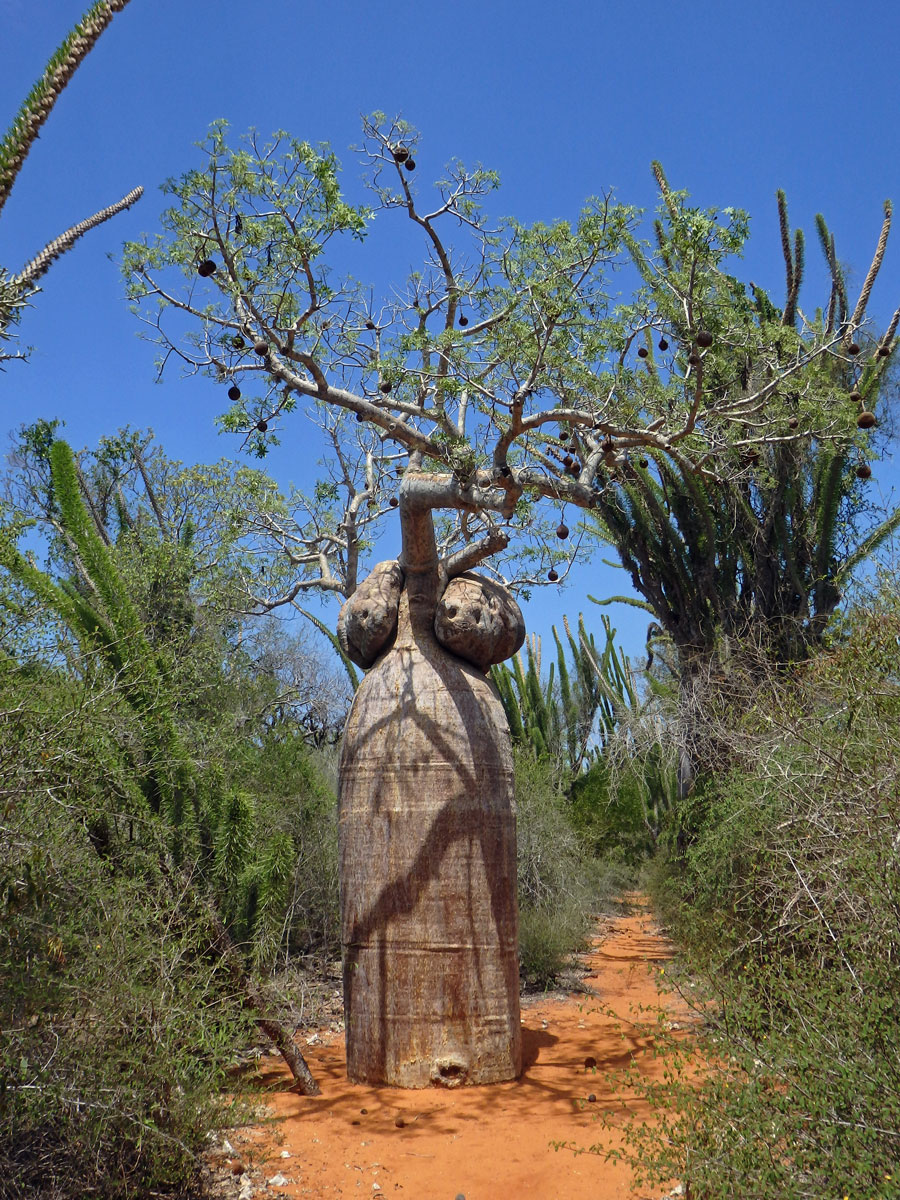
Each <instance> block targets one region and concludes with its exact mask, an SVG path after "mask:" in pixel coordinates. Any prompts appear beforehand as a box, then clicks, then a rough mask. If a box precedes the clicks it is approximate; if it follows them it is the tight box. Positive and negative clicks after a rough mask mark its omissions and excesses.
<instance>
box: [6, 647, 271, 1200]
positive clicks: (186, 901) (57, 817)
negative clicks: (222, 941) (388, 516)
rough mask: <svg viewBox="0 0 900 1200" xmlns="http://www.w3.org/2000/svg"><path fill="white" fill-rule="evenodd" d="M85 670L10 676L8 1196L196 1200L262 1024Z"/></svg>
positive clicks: (122, 731) (114, 708) (119, 724)
mask: <svg viewBox="0 0 900 1200" xmlns="http://www.w3.org/2000/svg"><path fill="white" fill-rule="evenodd" d="M82 665H83V667H84V668H85V669H84V671H83V674H82V678H81V679H80V680H79V679H78V678H69V679H66V678H65V677H64V676H62V675H61V674H59V673H58V672H57V671H54V670H49V669H46V668H34V667H31V668H29V667H16V666H14V665H12V664H11V663H8V662H7V663H6V664H2V665H0V779H2V783H0V863H2V865H0V1025H2V1028H3V1031H4V1037H3V1039H2V1046H0V1080H2V1085H0V1173H2V1178H3V1187H2V1190H3V1194H4V1195H5V1196H9V1197H10V1198H11V1200H12V1198H19V1197H21V1198H22V1200H24V1198H25V1197H26V1196H27V1197H29V1198H31V1197H35V1198H36V1200H39V1198H40V1197H47V1198H48V1200H50V1198H51V1197H52V1198H53V1200H57V1198H58V1197H63V1196H72V1197H75V1196H78V1197H98V1198H99V1197H119V1196H123V1197H124V1196H126V1195H127V1196H130V1197H141V1196H146V1197H150V1196H159V1195H166V1196H173V1197H174V1196H182V1195H184V1196H187V1195H188V1194H190V1195H194V1194H195V1191H194V1187H195V1183H196V1178H197V1173H198V1164H199V1155H200V1154H201V1152H202V1150H203V1148H204V1146H205V1139H206V1136H207V1133H208V1131H209V1130H210V1129H211V1128H216V1127H220V1126H222V1125H224V1124H226V1123H227V1122H229V1121H231V1120H233V1119H234V1114H233V1111H232V1110H231V1109H230V1107H229V1105H228V1104H226V1103H225V1102H224V1101H222V1099H221V1098H220V1097H221V1094H222V1092H223V1085H224V1072H225V1069H226V1068H227V1066H228V1064H229V1062H230V1061H231V1056H232V1053H233V1049H234V1047H235V1045H240V1044H242V1043H243V1042H244V1041H245V1040H246V1038H247V1036H248V1024H247V1018H246V1016H245V1015H244V1013H243V1011H242V1003H241V998H240V996H239V995H237V994H236V992H235V987H234V982H233V980H232V978H231V976H230V974H229V972H228V971H226V970H224V969H222V966H221V962H220V956H219V953H218V951H217V950H215V949H214V946H215V942H214V938H213V936H212V933H211V930H210V928H209V925H208V921H207V919H206V915H205V913H204V912H203V911H202V910H198V909H197V907H196V905H195V904H194V903H193V901H192V897H191V894H190V892H189V890H185V889H184V888H183V887H182V886H181V884H180V880H179V879H178V878H177V877H175V876H173V875H171V874H168V873H166V872H164V871H161V870H160V862H161V861H162V860H163V859H164V856H165V830H164V829H163V827H162V826H161V825H160V824H159V823H158V822H157V821H155V819H154V818H153V816H152V814H151V813H150V812H149V810H148V808H147V805H146V803H145V801H144V798H143V796H142V794H141V792H140V789H139V788H137V787H136V786H135V784H134V778H133V764H132V763H131V762H130V761H129V754H128V749H127V747H128V744H129V741H130V738H131V737H132V736H133V733H134V729H133V728H132V727H130V723H129V721H128V714H127V711H123V707H122V705H121V703H120V702H119V701H118V699H117V697H116V695H115V693H114V690H113V689H112V688H109V687H102V686H98V685H97V683H96V681H95V680H93V679H92V678H91V675H92V672H91V670H90V664H89V663H86V664H82ZM210 997H215V1003H210Z"/></svg>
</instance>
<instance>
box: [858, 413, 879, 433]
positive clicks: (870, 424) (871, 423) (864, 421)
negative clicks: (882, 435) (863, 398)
mask: <svg viewBox="0 0 900 1200" xmlns="http://www.w3.org/2000/svg"><path fill="white" fill-rule="evenodd" d="M856 424H857V426H858V427H859V428H860V429H874V428H875V426H876V425H877V424H878V419H877V418H876V416H875V414H874V413H873V412H869V411H868V410H867V409H863V411H862V412H861V413H860V414H859V416H858V417H857V418H856Z"/></svg>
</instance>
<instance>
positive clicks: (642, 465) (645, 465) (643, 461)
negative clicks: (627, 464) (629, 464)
mask: <svg viewBox="0 0 900 1200" xmlns="http://www.w3.org/2000/svg"><path fill="white" fill-rule="evenodd" d="M638 465H639V466H640V468H641V470H642V471H646V470H647V468H648V467H649V466H650V464H649V462H648V461H647V460H646V458H642V459H641V460H640V463H639V464H638Z"/></svg>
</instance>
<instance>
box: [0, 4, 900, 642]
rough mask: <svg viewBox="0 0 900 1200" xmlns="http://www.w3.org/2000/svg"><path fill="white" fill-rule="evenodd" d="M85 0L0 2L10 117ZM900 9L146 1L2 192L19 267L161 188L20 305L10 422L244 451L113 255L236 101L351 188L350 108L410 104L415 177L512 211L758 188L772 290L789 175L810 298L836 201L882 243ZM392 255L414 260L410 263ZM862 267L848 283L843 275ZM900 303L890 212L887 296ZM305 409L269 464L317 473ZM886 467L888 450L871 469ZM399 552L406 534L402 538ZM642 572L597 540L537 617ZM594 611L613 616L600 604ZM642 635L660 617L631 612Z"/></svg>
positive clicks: (838, 217)
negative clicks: (130, 196)
mask: <svg viewBox="0 0 900 1200" xmlns="http://www.w3.org/2000/svg"><path fill="white" fill-rule="evenodd" d="M86 7H87V0H0V68H2V69H0V127H4V128H5V127H6V125H8V124H9V122H10V121H11V120H12V118H13V115H14V114H15V112H16V110H17V108H18V106H19V104H20V102H21V100H22V98H23V97H24V95H25V93H26V92H27V90H28V89H29V87H30V86H31V84H32V83H33V81H34V80H35V79H36V78H37V76H38V75H39V73H40V71H41V70H42V68H43V66H44V63H45V61H46V59H47V58H48V57H49V55H50V54H51V52H52V51H53V49H54V48H55V46H56V45H57V44H58V43H59V41H60V40H61V39H62V37H63V36H64V34H65V32H66V31H67V30H68V29H69V28H70V27H71V25H72V24H74V22H75V21H76V20H77V19H78V17H79V16H80V15H81V14H82V12H83V11H84V9H85V8H86ZM898 44H900V7H898V6H895V5H892V4H887V3H873V2H871V0H862V2H859V3H854V4H852V5H851V4H847V3H835V2H833V0H817V2H813V0H799V2H793V3H791V2H789V0H782V3H773V2H771V0H762V2H757V3H755V4H752V5H750V4H742V5H737V4H734V3H727V2H724V0H720V2H718V3H699V2H698V3H693V2H690V0H688V2H683V3H680V4H676V3H667V4H663V3H659V2H657V0H650V2H647V3H643V4H640V5H635V4H631V3H626V2H624V0H607V2H606V3H602V2H599V0H594V2H593V3H589V2H587V0H577V2H573V3H565V2H564V0H562V2H561V3H559V4H558V5H557V6H556V11H555V12H553V13H551V10H550V7H549V6H548V5H545V4H538V3H535V2H534V0H518V2H512V0H498V2H491V0H482V2H480V3H477V4H476V3H470V2H460V3H453V4H451V3H433V4H431V5H425V4H413V3H409V2H396V3H395V2H390V0H386V2H382V3H380V4H364V3H357V2H355V0H332V2H331V3H320V2H317V0H311V2H308V3H291V2H288V0H260V2H259V3H256V4H253V3H250V2H249V0H248V2H245V3H237V2H234V0H216V2H213V0H132V2H131V4H130V5H129V6H128V8H127V9H126V10H125V12H124V13H122V14H120V15H119V16H117V17H116V18H115V20H114V21H113V23H112V26H111V27H110V29H109V30H108V31H107V32H106V33H105V34H104V35H103V37H102V38H101V39H100V41H99V43H98V45H97V47H96V48H95V50H94V51H93V52H92V53H91V54H90V55H89V57H88V59H87V60H86V62H85V63H84V65H83V66H82V67H81V68H80V70H79V71H78V72H77V73H76V76H75V78H74V80H73V82H72V83H71V84H70V86H69V88H68V89H67V91H66V92H65V93H64V95H63V97H62V99H61V100H60V102H59V103H58V105H57V107H56V109H55V110H54V112H53V114H52V115H51V117H50V119H49V121H48V122H47V124H46V126H45V127H44V131H43V132H42V134H41V137H40V140H39V141H38V143H37V145H36V146H35V148H34V149H33V150H32V153H31V155H30V157H29V159H28V161H27V163H26V165H25V167H24V169H23V171H22V173H21V174H20V176H19V180H18V182H17V184H16V187H15V190H14V192H13V196H12V198H11V199H10V201H9V202H8V203H7V205H6V207H5V209H4V210H3V213H2V216H0V263H3V264H4V265H5V266H6V267H7V268H8V269H12V270H15V269H18V268H19V267H20V266H21V265H22V264H23V263H24V262H25V261H27V259H28V258H29V257H31V255H33V254H34V253H35V252H36V251H37V250H39V249H40V248H41V247H42V246H43V244H44V243H45V242H46V241H47V240H49V239H50V238H51V237H53V236H55V235H56V234H58V233H60V232H61V231H62V230H63V229H64V228H66V227H67V226H68V225H70V224H72V223H73V222H75V221H77V220H79V219H81V218H82V217H84V216H86V215H88V214H89V213H91V212H93V211H94V210H96V209H98V208H100V207H103V206H104V205H106V204H109V203H111V202H112V201H113V200H115V199H118V197H120V196H121V195H123V194H124V193H125V192H127V191H128V190H129V189H131V188H132V187H134V186H135V185H136V184H138V183H142V184H143V185H144V187H145V188H146V195H145V197H144V199H143V200H142V201H141V202H140V203H139V204H138V205H136V206H135V207H134V208H133V209H132V210H131V211H129V212H128V213H126V214H123V215H121V216H119V217H117V218H116V219H115V220H114V221H112V222H110V223H109V224H107V225H106V226H104V227H102V228H101V229H99V230H96V231H94V232H93V233H91V234H90V235H88V237H86V238H85V239H84V240H83V241H82V242H81V244H80V245H79V246H78V247H77V248H76V249H75V250H74V251H73V252H71V253H70V254H69V255H67V256H66V257H65V258H64V259H63V260H61V262H59V263H58V264H57V265H56V266H55V267H54V268H53V269H52V271H51V272H50V274H49V275H48V276H46V278H45V279H44V281H43V285H44V290H43V293H42V294H41V295H40V296H38V297H37V298H36V300H35V303H34V308H33V310H32V311H30V312H28V313H27V314H26V316H25V318H24V321H23V323H22V326H21V338H22V341H23V342H25V343H27V344H30V345H33V346H34V347H35V349H34V352H33V354H32V358H31V362H30V363H29V364H27V365H21V364H16V363H13V364H9V366H8V367H7V370H6V371H5V373H3V374H0V434H3V433H5V432H6V431H9V430H12V429H14V428H16V427H17V426H18V425H19V424H21V423H22V422H25V421H32V420H34V419H36V418H37V417H54V416H55V417H61V418H63V419H64V420H65V421H66V434H67V436H68V437H69V439H70V440H71V441H72V442H73V443H74V444H75V445H76V446H81V445H87V444H91V445H92V444H94V443H95V442H96V440H97V438H98V437H99V436H100V435H102V434H108V433H112V432H114V431H115V429H117V428H118V427H119V426H121V425H124V424H130V425H131V426H133V427H147V426H150V427H152V428H153V429H154V430H155V432H156V434H157V436H158V438H159V440H160V441H161V443H162V444H163V446H164V447H165V449H166V451H167V452H168V453H169V454H170V455H171V456H173V457H177V458H182V459H185V460H188V461H197V462H201V461H212V460H215V459H217V458H219V457H222V456H228V457H235V456H236V455H237V454H238V453H239V443H238V442H237V441H236V440H235V439H231V438H228V437H225V436H222V435H219V434H218V433H217V432H216V429H215V425H214V417H215V415H216V414H217V412H218V411H219V410H220V408H221V407H222V405H221V398H220V396H219V394H218V389H215V388H214V386H213V384H212V383H210V382H209V381H201V380H197V379H188V380H179V379H178V378H177V377H176V376H175V375H174V374H173V375H171V376H167V377H166V379H165V381H164V382H163V383H162V384H159V385H156V384H154V382H153V378H154V370H153V357H154V355H153V349H152V347H150V346H148V345H147V344H145V343H142V342H141V341H140V340H139V338H138V337H137V332H138V325H137V322H136V320H135V318H134V317H132V316H131V314H130V313H129V312H128V309H127V306H126V304H125V303H124V301H123V299H122V292H123V287H122V282H121V279H120V277H119V274H118V270H117V267H116V265H115V262H114V261H113V260H115V258H116V257H117V255H118V251H119V247H120V246H121V243H122V241H123V240H124V239H126V238H128V237H134V236H137V235H138V234H139V233H140V232H141V231H153V230H155V228H156V227H157V217H158V213H159V211H160V209H161V207H162V206H163V198H162V196H161V193H160V192H159V190H158V185H159V184H160V183H161V182H162V180H163V179H165V178H166V177H169V176H174V175H178V174H180V173H181V172H182V171H184V170H186V169H187V168H189V167H190V166H192V165H193V164H194V163H195V162H196V157H195V151H194V150H193V143H194V142H196V141H198V140H200V139H201V138H202V136H203V134H204V131H205V129H206V127H207V126H208V124H209V123H210V122H211V121H212V120H214V119H217V118H220V117H225V118H227V119H228V120H229V121H230V122H231V124H232V126H233V129H234V131H235V133H240V132H243V131H244V130H245V129H247V128H249V127H251V126H255V127H256V128H257V129H259V130H260V131H262V132H265V133H268V132H270V131H271V130H274V129H276V128H286V129H289V130H290V131H291V132H293V133H295V134H297V135H298V136H301V137H303V138H306V139H308V140H310V141H314V142H317V141H328V142H330V143H331V144H332V145H333V147H334V148H335V150H336V151H337V152H338V154H339V156H340V158H341V159H342V162H343V164H344V167H345V175H346V181H347V185H348V188H349V189H350V190H351V191H355V192H357V194H359V193H358V181H359V177H360V169H359V167H358V165H357V163H356V161H355V159H354V157H353V155H352V153H351V152H350V151H349V149H348V147H349V146H350V145H351V144H352V143H354V142H355V141H356V140H357V138H358V129H359V115H360V113H362V112H370V111H372V110H374V109H382V110H384V111H386V112H388V113H389V114H394V113H401V114H402V115H403V116H404V117H405V118H406V119H408V120H410V121H411V122H412V123H413V124H415V125H416V126H418V128H419V129H420V130H421V131H422V134H423V147H422V149H421V151H420V152H419V153H418V155H417V159H418V163H419V170H418V173H417V177H418V178H419V179H420V181H422V182H423V183H424V181H425V180H426V179H429V178H437V177H439V174H440V172H441V168H442V166H443V164H444V163H445V162H446V161H447V160H448V159H449V158H451V157H459V158H461V159H462V160H463V161H465V162H467V163H473V162H476V161H481V162H483V163H484V164H485V165H487V166H490V167H493V168H496V169H497V170H499V172H500V175H501V179H502V183H503V187H502V190H501V191H500V193H499V194H497V195H496V196H495V197H494V198H493V202H492V209H493V211H494V212H495V213H496V214H497V215H501V214H507V213H509V214H514V215H516V216H517V217H519V218H520V219H522V220H529V221H530V220H549V219H553V218H558V217H566V216H574V215H575V214H576V213H577V211H578V209H579V207H580V204H581V202H582V200H583V199H584V198H585V197H586V196H588V195H591V194H595V193H598V192H601V191H604V190H606V189H608V188H610V187H612V188H614V189H615V191H616V194H617V196H618V198H619V199H621V200H623V201H625V202H628V203H632V204H637V205H640V206H642V207H646V208H652V207H653V205H654V203H655V192H654V187H653V181H652V177H651V175H650V170H649V164H650V162H651V160H653V159H660V160H661V161H662V162H663V164H664V166H665V168H666V170H667V172H668V175H669V178H670V180H671V182H672V183H673V184H674V185H675V186H679V187H686V188H688V189H689V190H690V191H691V193H692V195H693V196H694V197H695V198H696V200H697V201H698V202H700V203H702V204H708V205H721V206H724V205H734V206H739V207H743V208H746V209H747V210H749V212H750V213H751V216H752V229H753V234H752V239H751V243H750V246H749V250H748V254H747V263H746V277H748V278H752V279H753V280H754V281H755V282H757V283H758V284H761V285H763V286H765V287H767V288H770V289H771V290H772V291H773V292H774V293H775V295H778V296H780V294H781V292H782V289H783V267H782V261H781V256H780V249H779V241H778V228H777V216H776V210H775V203H774V193H775V189H776V188H777V187H783V188H784V189H785V191H786V192H787V196H788V203H789V207H790V215H791V221H792V224H794V225H802V226H803V227H804V228H805V229H806V230H807V232H808V234H809V235H810V253H809V255H808V257H809V260H810V264H809V270H808V278H807V283H806V285H805V288H804V293H803V296H801V300H803V298H804V297H805V299H806V303H807V305H808V306H809V307H814V306H815V302H816V300H817V298H818V297H819V296H821V295H822V294H823V292H824V289H825V282H824V281H825V275H824V270H823V269H822V267H821V266H820V264H819V261H818V258H817V252H816V249H815V238H814V236H813V218H814V216H815V214H816V213H817V212H819V211H822V212H824V214H825V216H826V218H827V219H828V221H829V224H830V226H831V228H832V229H833V231H834V233H835V237H836V242H837V251H838V255H839V257H840V258H841V259H842V260H843V261H845V262H846V263H847V264H848V265H849V267H850V269H851V280H852V279H853V278H854V273H855V275H856V278H857V279H858V278H859V275H860V274H861V273H863V272H864V271H865V269H866V267H867V266H868V263H869V260H870V258H871V254H872V250H873V248H874V245H875V241H876V239H877V236H878V232H879V229H880V225H881V217H882V212H881V205H882V202H883V201H884V199H885V198H886V197H893V198H894V199H895V200H896V201H898V202H900V187H898V165H897V164H898V162H900V154H898V149H900V146H898V135H897V132H896V113H897V111H898V109H900V73H898V71H897V69H896V51H897V46H898ZM391 251H392V245H391V240H390V239H389V238H384V237H382V238H376V239H373V242H372V248H371V254H370V256H369V258H366V257H365V256H361V258H360V260H359V262H358V263H357V265H356V269H355V274H356V275H357V277H360V278H364V279H368V278H371V279H372V280H373V281H380V282H381V284H382V285H383V286H384V285H388V286H389V283H390V281H391V280H396V281H398V282H399V281H400V280H402V278H403V277H404V276H405V274H406V272H407V271H408V269H409V268H410V267H411V266H413V265H415V263H414V261H413V260H412V258H411V257H410V253H411V250H410V243H409V242H408V241H407V240H404V242H403V246H402V249H401V250H400V251H399V253H397V252H395V253H394V254H393V255H392V253H391ZM396 260H399V261H396ZM852 290H853V289H852V285H851V291H852ZM898 303H900V232H895V234H894V239H893V244H892V245H891V246H890V247H889V250H888V256H887V260H886V265H885V267H884V269H883V271H882V274H881V276H880V278H879V282H878V286H877V289H876V292H875V294H874V296H873V301H872V303H871V305H870V315H871V316H872V317H873V318H875V319H876V321H879V322H881V323H884V322H885V321H886V320H887V317H888V316H889V314H890V312H891V311H892V310H893V308H894V307H896V305H897V304H898ZM305 441H307V442H308V439H305V437H304V430H303V428H302V418H300V417H299V416H297V417H295V419H294V422H293V426H292V425H291V424H288V426H287V427H286V428H285V430H284V436H283V442H282V445H281V446H280V447H279V448H278V449H277V451H276V452H275V453H274V454H273V455H272V456H271V457H270V459H269V460H267V462H266V463H265V464H263V465H264V466H265V467H266V469H268V470H270V471H271V472H272V473H273V474H274V475H275V476H276V478H278V479H279V480H280V481H282V482H287V481H289V480H293V481H295V482H303V481H304V480H307V479H309V478H310V477H311V473H312V472H313V471H314V463H310V462H308V461H306V460H305V459H304V452H303V446H304V442H305ZM892 474H893V468H892V465H891V463H890V462H889V461H888V462H885V463H884V464H882V465H881V466H876V472H875V480H874V486H873V493H874V495H875V496H878V494H879V489H880V490H881V491H883V492H884V493H885V494H887V492H888V491H889V490H890V485H891V480H892ZM388 553H390V550H388ZM624 590H627V587H626V580H625V577H624V575H623V573H622V572H613V571H611V570H609V569H607V568H605V567H603V566H602V565H600V564H599V563H597V562H595V563H594V564H592V565H585V566H583V567H582V568H580V569H579V570H577V571H575V572H573V576H572V583H571V584H570V586H569V587H568V588H567V589H566V590H565V591H563V592H560V591H559V590H558V589H555V588H548V589H546V591H545V593H544V594H542V595H540V596H538V597H536V598H535V599H534V600H533V601H532V602H531V604H530V605H529V606H528V608H527V610H526V617H527V619H528V621H529V625H530V626H531V627H532V628H533V629H537V630H538V631H539V632H544V633H546V632H547V631H548V630H549V626H550V624H551V622H552V621H553V620H554V619H558V618H559V616H560V615H561V614H562V613H563V612H568V613H569V614H572V615H575V614H577V612H578V611H579V610H580V609H583V608H587V609H589V610H592V612H589V613H587V616H588V618H589V621H591V622H592V623H594V624H596V625H597V626H599V623H600V622H599V613H596V610H593V606H592V605H589V604H587V603H586V600H585V594H586V593H587V592H588V591H590V592H593V593H594V594H595V595H608V594H611V593H613V592H621V591H624ZM594 614H596V619H594ZM614 623H615V624H616V625H617V626H618V628H619V629H620V630H621V631H622V634H623V638H624V641H625V644H626V647H627V648H628V649H629V650H631V651H633V652H638V651H639V649H640V646H641V644H642V641H643V630H644V628H645V626H646V620H645V619H644V617H643V615H641V614H638V613H636V612H632V611H630V610H626V609H620V610H619V611H617V612H615V613H614Z"/></svg>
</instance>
